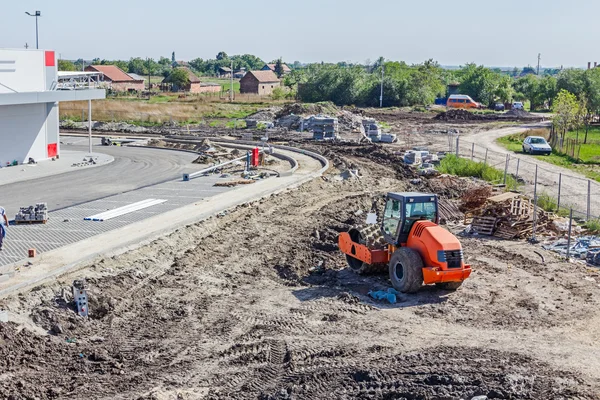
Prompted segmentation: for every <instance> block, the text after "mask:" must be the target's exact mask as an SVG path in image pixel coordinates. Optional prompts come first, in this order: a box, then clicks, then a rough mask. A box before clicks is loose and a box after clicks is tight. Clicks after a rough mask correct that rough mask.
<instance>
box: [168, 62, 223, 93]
mask: <svg viewBox="0 0 600 400" xmlns="http://www.w3.org/2000/svg"><path fill="white" fill-rule="evenodd" d="M176 69H183V70H184V71H185V72H186V73H187V75H188V79H189V81H190V83H189V84H188V85H186V86H184V87H176V86H173V85H171V82H170V76H168V77H166V78H165V79H163V81H162V83H163V84H166V85H170V88H171V89H173V90H174V91H182V92H189V93H208V92H211V93H215V92H220V91H221V85H219V84H213V83H202V81H200V78H198V77H197V76H196V74H194V73H193V72H192V70H191V69H189V68H187V67H177V68H176Z"/></svg>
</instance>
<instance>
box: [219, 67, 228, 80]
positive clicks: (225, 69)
mask: <svg viewBox="0 0 600 400" xmlns="http://www.w3.org/2000/svg"><path fill="white" fill-rule="evenodd" d="M218 75H219V78H231V68H229V67H219V71H218Z"/></svg>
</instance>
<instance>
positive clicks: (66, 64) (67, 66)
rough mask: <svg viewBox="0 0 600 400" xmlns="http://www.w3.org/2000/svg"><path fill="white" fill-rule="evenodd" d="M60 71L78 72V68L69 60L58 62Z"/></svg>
mask: <svg viewBox="0 0 600 400" xmlns="http://www.w3.org/2000/svg"><path fill="white" fill-rule="evenodd" d="M58 70H59V71H76V70H77V68H76V67H75V64H73V63H72V62H71V61H68V60H58Z"/></svg>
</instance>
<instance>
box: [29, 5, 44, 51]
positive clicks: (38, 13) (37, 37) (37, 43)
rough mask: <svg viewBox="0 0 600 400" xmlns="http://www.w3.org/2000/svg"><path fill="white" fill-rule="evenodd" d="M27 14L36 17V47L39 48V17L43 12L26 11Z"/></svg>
mask: <svg viewBox="0 0 600 400" xmlns="http://www.w3.org/2000/svg"><path fill="white" fill-rule="evenodd" d="M25 14H27V15H29V16H30V17H35V48H36V49H39V48H40V42H39V34H38V17H41V16H42V12H41V11H36V12H35V14H31V13H30V12H27V11H25Z"/></svg>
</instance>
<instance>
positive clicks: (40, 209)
mask: <svg viewBox="0 0 600 400" xmlns="http://www.w3.org/2000/svg"><path fill="white" fill-rule="evenodd" d="M47 220H48V205H47V204H46V203H38V204H36V205H35V206H29V207H21V208H20V209H19V212H18V214H17V215H16V216H15V222H17V223H19V222H46V221H47Z"/></svg>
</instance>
